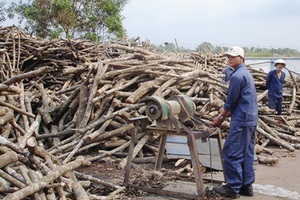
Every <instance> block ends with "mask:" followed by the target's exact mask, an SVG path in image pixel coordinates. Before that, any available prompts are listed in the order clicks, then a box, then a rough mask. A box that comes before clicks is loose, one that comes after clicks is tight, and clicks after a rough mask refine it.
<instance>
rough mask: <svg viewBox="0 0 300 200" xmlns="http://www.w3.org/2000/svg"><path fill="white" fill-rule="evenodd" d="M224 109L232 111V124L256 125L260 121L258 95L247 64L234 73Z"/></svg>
mask: <svg viewBox="0 0 300 200" xmlns="http://www.w3.org/2000/svg"><path fill="white" fill-rule="evenodd" d="M224 109H225V110H229V111H230V116H231V125H234V126H256V125H257V122H258V105H257V95H256V89H255V85H254V80H253V76H252V75H251V73H250V72H249V71H248V69H247V68H246V65H245V64H241V65H239V66H238V67H237V68H236V69H235V70H234V71H233V73H232V77H231V79H230V83H229V88H228V93H227V100H226V102H225V104H224Z"/></svg>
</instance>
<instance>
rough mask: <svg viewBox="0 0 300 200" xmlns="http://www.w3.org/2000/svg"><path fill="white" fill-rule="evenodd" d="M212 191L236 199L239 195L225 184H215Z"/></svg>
mask: <svg viewBox="0 0 300 200" xmlns="http://www.w3.org/2000/svg"><path fill="white" fill-rule="evenodd" d="M213 191H215V192H216V193H218V194H219V195H221V196H223V197H227V198H231V199H237V198H239V197H240V195H239V194H237V193H235V192H234V191H232V190H231V189H230V188H229V187H227V186H226V185H224V186H215V187H213Z"/></svg>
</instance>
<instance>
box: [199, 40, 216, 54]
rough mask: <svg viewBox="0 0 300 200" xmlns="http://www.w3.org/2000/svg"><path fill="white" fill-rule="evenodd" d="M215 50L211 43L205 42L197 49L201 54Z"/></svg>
mask: <svg viewBox="0 0 300 200" xmlns="http://www.w3.org/2000/svg"><path fill="white" fill-rule="evenodd" d="M213 50H214V47H213V45H212V44H211V43H209V42H203V43H202V44H200V45H198V46H197V47H196V51H198V52H201V53H207V52H210V51H213Z"/></svg>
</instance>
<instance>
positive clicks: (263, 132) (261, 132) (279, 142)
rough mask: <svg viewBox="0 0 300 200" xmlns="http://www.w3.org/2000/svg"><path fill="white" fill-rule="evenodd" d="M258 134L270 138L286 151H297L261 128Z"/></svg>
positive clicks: (258, 128) (258, 129)
mask: <svg viewBox="0 0 300 200" xmlns="http://www.w3.org/2000/svg"><path fill="white" fill-rule="evenodd" d="M257 132H258V133H259V134H261V135H263V136H264V137H266V138H268V139H269V140H270V141H272V142H275V143H276V144H278V145H279V146H282V147H284V148H285V149H287V150H289V151H292V152H293V151H295V148H294V147H292V145H290V144H289V143H288V142H286V141H284V140H282V139H280V138H275V137H274V136H272V135H270V134H268V133H267V132H265V131H264V130H263V129H261V128H260V127H257Z"/></svg>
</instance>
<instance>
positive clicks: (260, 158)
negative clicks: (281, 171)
mask: <svg viewBox="0 0 300 200" xmlns="http://www.w3.org/2000/svg"><path fill="white" fill-rule="evenodd" d="M257 158H258V162H259V163H261V164H265V165H275V164H278V162H279V159H278V158H277V157H274V156H273V157H266V156H261V155H257Z"/></svg>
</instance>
